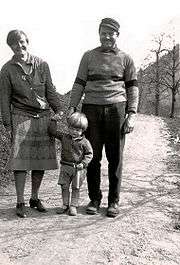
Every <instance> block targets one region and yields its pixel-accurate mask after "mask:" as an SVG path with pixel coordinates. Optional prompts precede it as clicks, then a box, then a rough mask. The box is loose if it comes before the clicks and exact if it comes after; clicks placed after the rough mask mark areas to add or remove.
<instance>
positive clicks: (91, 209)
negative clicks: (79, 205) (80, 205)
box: [86, 201, 100, 215]
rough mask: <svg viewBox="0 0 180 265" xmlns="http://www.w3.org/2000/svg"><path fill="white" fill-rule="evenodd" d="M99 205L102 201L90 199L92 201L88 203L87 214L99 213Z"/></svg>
mask: <svg viewBox="0 0 180 265" xmlns="http://www.w3.org/2000/svg"><path fill="white" fill-rule="evenodd" d="M99 205H100V202H98V201H90V203H89V204H88V205H87V208H86V213H87V214H92V215H93V214H97V213H98V211H99Z"/></svg>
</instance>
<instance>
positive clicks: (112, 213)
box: [107, 203, 119, 218]
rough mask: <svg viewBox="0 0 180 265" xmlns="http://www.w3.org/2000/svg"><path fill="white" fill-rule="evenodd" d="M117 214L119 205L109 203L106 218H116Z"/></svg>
mask: <svg viewBox="0 0 180 265" xmlns="http://www.w3.org/2000/svg"><path fill="white" fill-rule="evenodd" d="M118 214H119V205H118V204H117V203H110V205H109V206H108V208H107V216H108V217H113V218H114V217H116V216H118Z"/></svg>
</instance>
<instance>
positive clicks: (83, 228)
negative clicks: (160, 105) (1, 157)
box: [0, 115, 180, 265]
mask: <svg viewBox="0 0 180 265" xmlns="http://www.w3.org/2000/svg"><path fill="white" fill-rule="evenodd" d="M169 139H170V135H169V131H168V128H167V126H166V124H165V122H163V120H162V119H161V118H157V117H156V118H155V117H153V116H152V117H151V116H144V115H139V116H138V120H137V123H136V128H135V130H134V133H133V134H131V135H128V137H127V142H126V148H125V155H124V176H123V181H122V189H121V198H120V207H121V212H120V215H119V216H118V217H117V218H115V219H111V218H107V217H106V216H105V210H106V207H107V189H108V181H107V163H106V159H105V156H104V159H103V162H102V163H103V170H102V190H103V201H102V205H101V206H102V207H101V210H100V214H99V215H96V216H89V215H86V213H85V206H86V204H87V203H88V196H87V186H86V183H85V184H84V186H83V188H82V192H81V201H80V208H79V214H78V216H77V217H71V216H68V215H57V214H56V212H55V210H56V207H58V206H59V205H60V202H61V193H60V189H59V186H57V177H58V171H49V172H47V173H46V175H45V178H44V181H43V183H42V187H41V198H42V199H43V202H44V204H45V205H46V207H47V208H48V212H47V213H45V214H42V213H38V212H37V211H35V210H32V209H30V208H28V218H26V219H23V220H22V219H19V218H17V217H16V215H15V210H14V207H15V201H16V197H15V190H14V186H13V185H12V186H10V187H8V189H4V190H3V191H2V192H1V194H0V198H1V203H0V264H2V265H9V264H11V265H13V264H14V265H21V264H22V265H30V264H33V265H56V264H57V265H76V264H77V265H79V264H82V265H85V264H92V265H94V264H97V265H102V264H112V265H161V264H162V265H175V264H176V265H177V264H180V231H178V230H175V229H173V227H174V222H175V220H176V219H177V215H176V212H177V211H180V210H179V209H180V205H179V203H180V192H179V185H178V183H179V182H178V181H179V180H178V179H179V177H180V174H179V173H178V168H177V167H173V163H170V162H169V161H170V160H171V159H172V157H173V155H174V150H173V149H172V147H171V146H170V145H169ZM179 172H180V171H179ZM29 196H30V182H29V181H27V185H26V201H27V202H28V200H29Z"/></svg>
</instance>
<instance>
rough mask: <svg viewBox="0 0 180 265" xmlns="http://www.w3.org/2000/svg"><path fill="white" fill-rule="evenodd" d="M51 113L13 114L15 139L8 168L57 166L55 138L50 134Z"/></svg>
mask: <svg viewBox="0 0 180 265" xmlns="http://www.w3.org/2000/svg"><path fill="white" fill-rule="evenodd" d="M49 119H50V116H49V115H41V116H38V115H36V116H33V115H26V114H24V113H13V114H12V127H13V128H12V130H13V139H12V146H11V152H10V157H9V160H8V163H7V166H6V168H7V169H11V170H48V169H56V168H57V159H56V149H55V139H54V138H52V137H50V136H49V135H48V130H47V128H48V124H49Z"/></svg>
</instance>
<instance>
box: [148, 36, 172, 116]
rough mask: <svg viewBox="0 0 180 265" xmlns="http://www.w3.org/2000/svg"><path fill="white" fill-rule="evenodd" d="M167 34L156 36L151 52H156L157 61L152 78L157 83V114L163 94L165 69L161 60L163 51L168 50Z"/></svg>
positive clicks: (156, 113)
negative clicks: (162, 85) (166, 43)
mask: <svg viewBox="0 0 180 265" xmlns="http://www.w3.org/2000/svg"><path fill="white" fill-rule="evenodd" d="M166 39H167V36H166V35H165V33H160V35H159V36H157V37H154V39H153V42H154V43H155V46H156V47H155V48H154V49H151V52H152V53H154V54H155V63H154V71H155V75H154V76H153V80H151V81H152V82H153V83H154V84H155V115H156V116H158V115H159V105H160V96H161V94H162V92H163V91H162V90H161V84H162V80H163V74H164V69H163V66H162V63H161V62H160V60H161V57H162V53H165V52H167V51H168V49H167V48H166V47H165V40H166Z"/></svg>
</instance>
